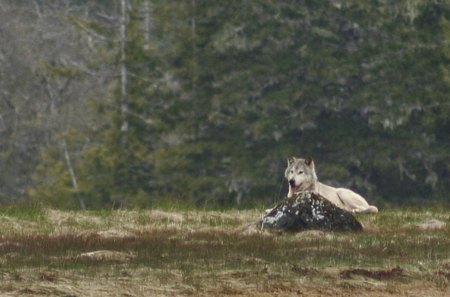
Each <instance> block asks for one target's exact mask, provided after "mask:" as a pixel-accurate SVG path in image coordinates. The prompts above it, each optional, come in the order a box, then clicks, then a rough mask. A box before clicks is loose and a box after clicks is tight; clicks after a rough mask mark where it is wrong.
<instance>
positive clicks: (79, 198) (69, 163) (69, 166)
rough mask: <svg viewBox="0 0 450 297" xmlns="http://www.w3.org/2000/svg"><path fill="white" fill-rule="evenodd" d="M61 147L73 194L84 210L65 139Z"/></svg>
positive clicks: (84, 206)
mask: <svg viewBox="0 0 450 297" xmlns="http://www.w3.org/2000/svg"><path fill="white" fill-rule="evenodd" d="M62 148H63V151H64V158H65V159H66V165H67V168H68V169H69V173H70V177H71V179H72V186H73V188H74V190H75V195H76V196H77V199H78V203H79V204H80V208H81V209H82V210H86V204H85V203H84V200H83V199H82V198H81V197H80V193H79V189H78V182H77V177H76V175H75V170H73V167H72V162H71V161H70V156H69V151H68V150H67V143H66V140H65V139H64V140H63V141H62Z"/></svg>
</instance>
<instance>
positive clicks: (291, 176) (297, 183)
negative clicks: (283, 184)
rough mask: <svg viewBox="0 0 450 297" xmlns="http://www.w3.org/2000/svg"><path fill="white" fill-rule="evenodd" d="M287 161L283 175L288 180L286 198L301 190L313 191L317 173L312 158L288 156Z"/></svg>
mask: <svg viewBox="0 0 450 297" xmlns="http://www.w3.org/2000/svg"><path fill="white" fill-rule="evenodd" d="M287 161H288V166H287V168H286V171H285V173H284V175H285V177H286V179H287V180H288V182H289V193H288V198H290V197H291V196H292V195H293V194H295V193H298V192H301V191H315V190H316V183H317V175H316V170H315V168H314V161H313V159H312V158H311V157H309V158H306V159H297V158H295V157H289V158H288V159H287Z"/></svg>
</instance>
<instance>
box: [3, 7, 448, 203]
mask: <svg viewBox="0 0 450 297" xmlns="http://www.w3.org/2000/svg"><path fill="white" fill-rule="evenodd" d="M288 156H296V157H303V158H305V157H309V156H311V157H312V158H313V159H314V161H315V165H316V171H317V175H318V178H319V180H320V181H322V182H324V183H327V184H330V185H334V186H342V187H347V188H349V189H352V190H354V191H356V192H358V193H361V195H363V196H364V197H365V198H366V199H367V200H368V201H369V202H370V203H371V204H375V205H377V206H379V207H380V209H382V208H383V207H386V206H390V205H394V206H397V205H401V206H404V205H406V206H411V207H415V206H418V205H419V206H420V205H428V204H434V205H450V196H449V192H450V2H449V1H448V0H401V1H398V0H370V1H360V0H323V1H317V0H295V1H294V0H279V1H272V0H227V1H223V0H222V1H219V0H170V1H169V0H95V1H88V0H26V1H24V0H20V1H17V0H0V172H1V174H0V203H1V204H13V203H17V202H19V201H30V202H33V203H39V204H43V205H46V206H49V207H54V208H63V209H100V208H141V207H142V208H153V207H157V206H161V205H170V204H177V205H185V206H186V207H191V206H192V207H196V208H217V209H219V208H230V207H232V208H235V207H236V208H246V207H255V206H260V205H266V206H269V205H271V204H273V202H275V201H276V200H280V199H282V198H283V197H285V195H286V193H287V187H288V183H287V181H286V180H285V179H284V171H285V168H286V163H287V161H286V159H287V157H288Z"/></svg>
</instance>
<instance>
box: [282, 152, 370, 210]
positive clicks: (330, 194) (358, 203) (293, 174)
mask: <svg viewBox="0 0 450 297" xmlns="http://www.w3.org/2000/svg"><path fill="white" fill-rule="evenodd" d="M285 176H286V178H287V180H288V181H289V193H288V199H289V198H291V197H292V196H293V195H294V194H296V193H298V192H302V191H313V192H315V193H317V194H319V195H321V196H323V197H324V198H326V199H327V200H329V201H330V202H331V203H333V204H335V205H336V206H337V207H339V208H342V209H345V210H347V211H350V212H353V213H377V212H378V208H376V207H375V206H372V205H369V203H367V201H366V200H365V199H364V198H363V197H361V196H360V195H358V194H356V193H355V192H353V191H351V190H349V189H345V188H333V187H330V186H327V185H324V184H322V183H321V182H319V181H318V180H317V175H316V170H315V168H314V161H313V159H312V158H307V159H298V158H294V157H289V158H288V166H287V168H286V172H285Z"/></svg>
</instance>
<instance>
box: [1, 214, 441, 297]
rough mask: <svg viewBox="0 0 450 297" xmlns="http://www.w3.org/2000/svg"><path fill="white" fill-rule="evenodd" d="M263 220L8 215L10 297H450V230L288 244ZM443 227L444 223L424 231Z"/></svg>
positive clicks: (394, 217) (393, 219)
mask: <svg viewBox="0 0 450 297" xmlns="http://www.w3.org/2000/svg"><path fill="white" fill-rule="evenodd" d="M260 215H261V213H260V212H259V211H257V210H249V211H227V212H205V211H203V212H202V211H177V212H167V211H161V210H153V211H124V210H119V211H103V212H62V211H56V210H48V209H43V210H41V211H40V212H39V213H37V214H34V213H31V214H27V215H23V214H20V212H18V213H11V212H3V213H2V212H1V210H0V224H2V230H0V295H1V296H185V295H186V296H348V295H357V296H386V295H389V296H448V294H449V293H450V291H449V290H450V289H449V280H450V278H449V277H450V227H449V225H450V218H449V214H448V212H446V211H445V210H441V211H401V210H397V211H391V212H384V213H380V214H378V215H376V216H364V217H361V220H362V221H363V223H364V225H365V226H366V230H365V231H364V232H361V233H358V234H351V233H335V232H323V231H307V232H302V233H298V234H277V233H271V232H267V231H261V230H259V229H258V228H256V226H255V224H254V223H255V222H256V221H257V220H258V219H259V218H260ZM431 219H437V220H439V221H441V222H444V225H443V226H441V227H440V228H433V229H429V230H428V229H427V230H424V229H423V228H421V227H420V226H421V225H420V224H422V223H423V222H427V221H429V220H431Z"/></svg>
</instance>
